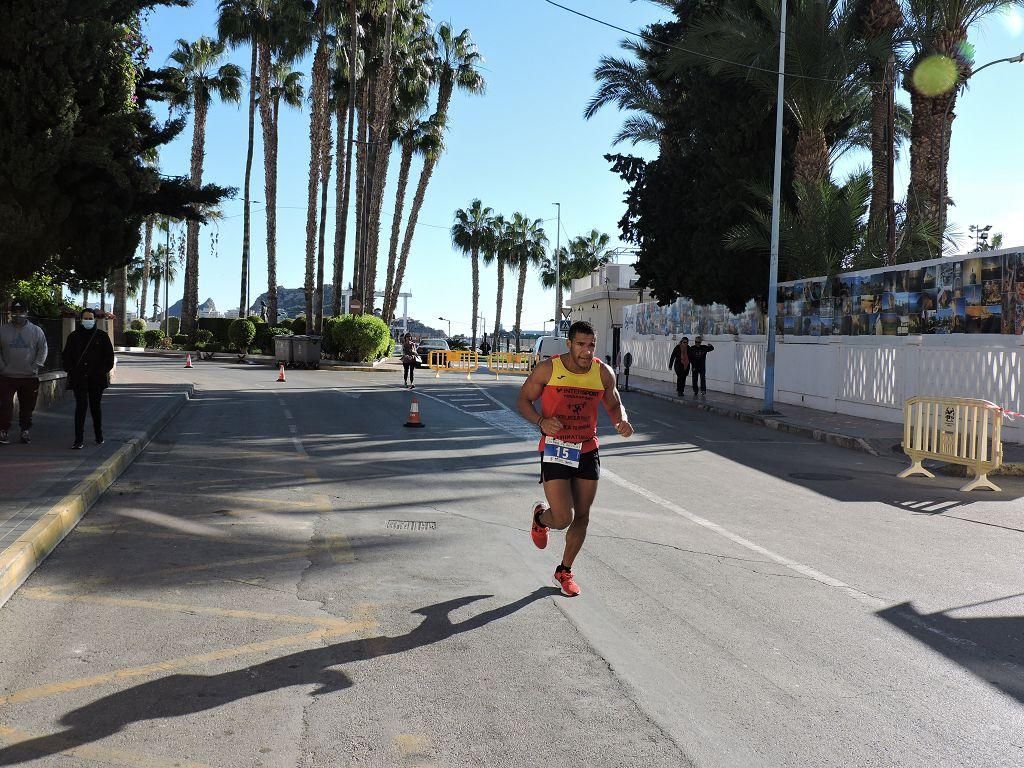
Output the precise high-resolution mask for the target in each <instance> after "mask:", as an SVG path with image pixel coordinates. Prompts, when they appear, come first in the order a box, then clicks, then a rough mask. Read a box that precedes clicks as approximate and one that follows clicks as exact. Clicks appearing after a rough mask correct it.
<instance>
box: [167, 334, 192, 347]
mask: <svg viewBox="0 0 1024 768" xmlns="http://www.w3.org/2000/svg"><path fill="white" fill-rule="evenodd" d="M171 341H173V342H174V343H175V344H177V345H178V346H179V347H183V346H185V345H186V344H188V335H187V334H184V333H176V334H174V336H173V338H172V339H171Z"/></svg>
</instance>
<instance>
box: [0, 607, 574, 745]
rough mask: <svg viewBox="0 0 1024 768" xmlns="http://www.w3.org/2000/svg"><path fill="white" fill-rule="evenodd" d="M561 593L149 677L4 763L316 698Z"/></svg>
mask: <svg viewBox="0 0 1024 768" xmlns="http://www.w3.org/2000/svg"><path fill="white" fill-rule="evenodd" d="M555 594H558V589H557V588H555V587H539V588H538V589H536V590H534V591H533V592H531V593H530V594H528V595H525V596H524V597H521V598H519V599H518V600H515V601H513V602H511V603H508V604H506V605H502V606H499V607H497V608H492V609H490V610H487V611H483V612H482V613H478V614H477V615H475V616H473V617H471V618H469V619H466V620H465V621H460V622H457V623H453V622H452V620H451V619H450V618H449V614H450V613H451V612H452V611H454V610H457V609H459V608H462V607H464V606H467V605H470V604H472V603H474V602H476V601H478V600H485V599H487V598H489V597H492V595H468V596H466V597H460V598H455V599H453V600H447V601H445V602H442V603H435V604H434V605H428V606H426V607H424V608H419V609H417V610H415V611H413V613H417V614H420V615H421V616H423V621H422V622H421V623H420V624H419V626H417V627H416V628H415V629H413V630H411V631H409V632H407V633H406V634H404V635H398V636H396V637H389V636H387V635H379V636H377V637H371V638H365V639H359V640H347V641H345V642H340V643H335V644H333V645H328V646H324V647H320V648H311V649H308V650H304V651H298V652H296V653H292V654H288V655H287V656H281V657H278V658H276V659H272V660H270V661H265V662H263V663H261V664H254V665H251V666H248V667H244V668H242V669H236V670H231V671H229V672H222V673H220V674H216V675H181V674H179V675H169V676H167V677H161V678H159V679H157V680H151V681H149V682H145V683H142V684H140V685H136V686H133V687H131V688H127V689H125V690H123V691H118V692H116V693H112V694H110V695H109V696H104V697H103V698H101V699H97V700H96V701H93V702H92V703H90V704H86V705H85V706H83V707H79V708H78V709H75V710H72V711H71V712H68V713H67V714H66V715H64V716H63V717H62V718H61V720H60V722H61V724H62V725H64V726H66V728H67V730H64V731H61V732H59V733H54V734H50V735H47V736H40V737H38V738H34V739H29V740H27V741H22V742H19V743H17V744H12V745H10V746H8V747H6V748H4V749H0V765H17V764H18V763H22V762H26V761H29V760H34V759H36V758H38V757H39V756H40V755H41V754H43V755H47V754H57V753H60V752H64V751H67V750H70V749H74V748H75V747H80V746H83V745H85V744H90V743H93V742H96V741H99V740H100V739H103V738H106V737H108V736H111V735H113V734H115V733H117V732H119V731H120V730H121V729H123V728H124V727H126V726H128V725H130V724H132V723H136V722H140V721H143V720H155V719H159V718H169V717H181V716H183V715H192V714H196V713H198V712H204V711H206V710H209V709H214V708H216V707H219V706H222V705H224V704H227V703H229V702H233V701H238V700H240V699H244V698H247V697H249V696H255V695H257V694H260V693H266V692H268V691H276V690H280V689H282V688H288V687H291V686H295V685H312V684H317V685H319V687H318V688H316V689H315V690H314V691H312V692H311V695H313V696H319V695H322V694H325V693H334V692H337V691H342V690H344V689H346V688H349V687H351V686H352V685H353V683H352V680H351V678H349V677H348V675H346V674H345V673H344V672H343V671H340V670H337V669H334V667H337V666H339V665H341V664H349V663H351V662H358V661H367V660H370V659H376V658H380V657H382V656H391V655H394V654H398V653H405V652H407V651H412V650H415V649H417V648H423V647H425V646H428V645H432V644H434V643H438V642H440V641H442V640H445V639H447V638H450V637H453V636H455V635H459V634H462V633H464V632H471V631H473V630H476V629H479V628H481V627H483V626H485V625H487V624H490V623H491V622H493V621H497V620H498V619H502V618H505V617H507V616H510V615H512V614H513V613H515V612H517V611H519V610H521V609H523V608H525V607H526V606H528V605H530V604H531V603H535V602H537V601H538V600H541V599H543V598H545V597H548V596H551V595H555Z"/></svg>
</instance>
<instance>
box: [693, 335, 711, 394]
mask: <svg viewBox="0 0 1024 768" xmlns="http://www.w3.org/2000/svg"><path fill="white" fill-rule="evenodd" d="M694 341H695V342H696V343H695V344H694V345H693V346H692V347H690V349H689V352H690V365H691V366H692V367H693V395H694V397H696V396H697V395H701V396H706V395H707V393H708V377H707V361H708V352H714V350H715V348H714V347H713V346H711V345H710V344H704V343H703V342H704V337H703V336H698V337H697V338H696V339H694ZM698 376H699V377H700V391H698V390H697V377H698Z"/></svg>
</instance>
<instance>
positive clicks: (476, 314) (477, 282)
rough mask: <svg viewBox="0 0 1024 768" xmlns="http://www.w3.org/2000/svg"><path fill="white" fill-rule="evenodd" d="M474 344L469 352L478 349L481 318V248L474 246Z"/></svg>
mask: <svg viewBox="0 0 1024 768" xmlns="http://www.w3.org/2000/svg"><path fill="white" fill-rule="evenodd" d="M472 258H473V343H472V344H470V345H469V351H470V352H472V351H473V350H475V349H476V330H477V328H476V321H477V320H478V319H479V316H480V247H479V246H473V254H472Z"/></svg>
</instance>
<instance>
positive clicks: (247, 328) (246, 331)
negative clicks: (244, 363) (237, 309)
mask: <svg viewBox="0 0 1024 768" xmlns="http://www.w3.org/2000/svg"><path fill="white" fill-rule="evenodd" d="M228 336H229V337H230V339H231V344H232V346H233V347H234V348H235V349H237V350H238V351H239V352H241V353H242V354H243V355H244V354H246V353H247V352H248V351H249V345H250V344H252V340H253V339H254V338H255V337H256V324H255V323H254V322H253V321H252V320H247V319H245V318H242V317H240V318H238V319H237V320H233V321H232V322H231V327H230V328H229V330H228Z"/></svg>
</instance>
